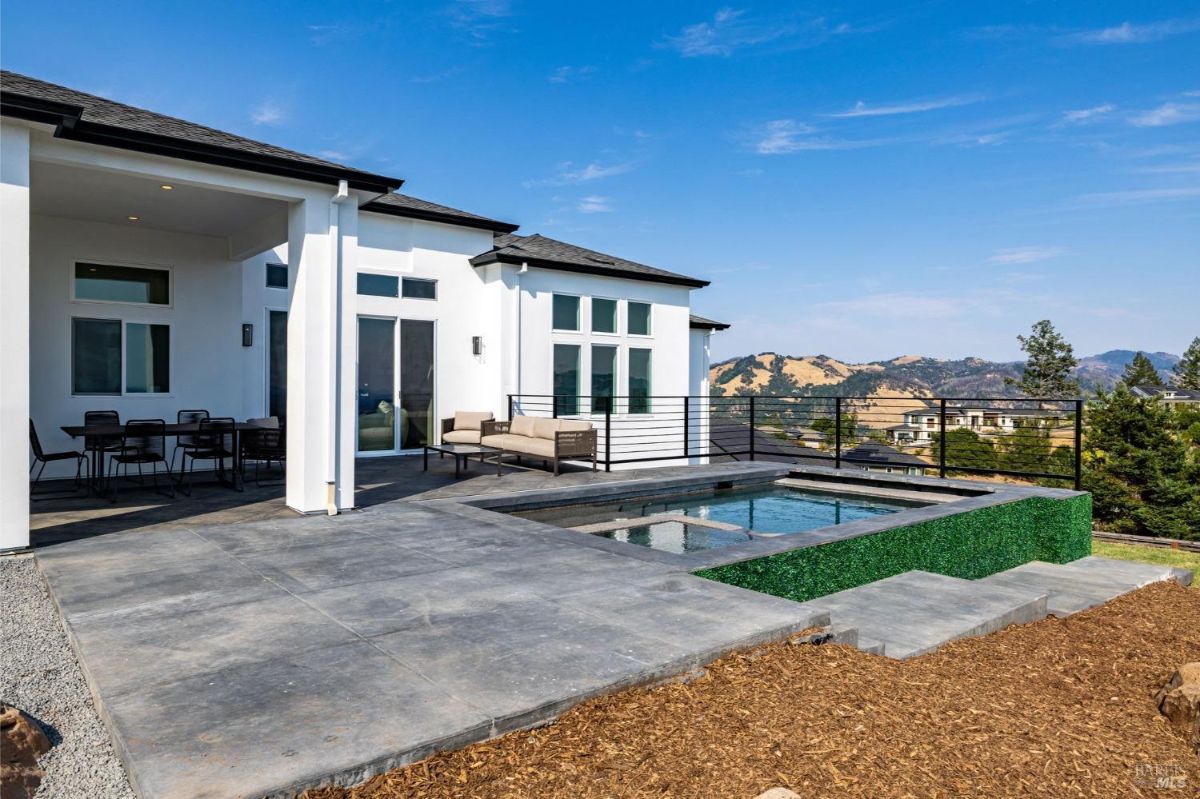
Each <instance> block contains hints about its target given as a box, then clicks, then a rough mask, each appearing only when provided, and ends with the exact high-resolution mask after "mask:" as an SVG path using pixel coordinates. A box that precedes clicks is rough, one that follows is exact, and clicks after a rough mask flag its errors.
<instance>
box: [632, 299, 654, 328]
mask: <svg viewBox="0 0 1200 799" xmlns="http://www.w3.org/2000/svg"><path fill="white" fill-rule="evenodd" d="M629 335H631V336H648V335H650V304H649V303H645V302H631V303H629Z"/></svg>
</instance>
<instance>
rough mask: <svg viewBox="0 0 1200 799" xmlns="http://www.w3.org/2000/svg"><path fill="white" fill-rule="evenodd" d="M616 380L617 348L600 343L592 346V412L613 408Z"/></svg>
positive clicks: (607, 410)
mask: <svg viewBox="0 0 1200 799" xmlns="http://www.w3.org/2000/svg"><path fill="white" fill-rule="evenodd" d="M616 382H617V348H616V347H609V346H605V345H602V344H595V345H593V346H592V413H605V412H609V411H612V409H613V399H612V398H613V394H615V393H616V390H615V389H616Z"/></svg>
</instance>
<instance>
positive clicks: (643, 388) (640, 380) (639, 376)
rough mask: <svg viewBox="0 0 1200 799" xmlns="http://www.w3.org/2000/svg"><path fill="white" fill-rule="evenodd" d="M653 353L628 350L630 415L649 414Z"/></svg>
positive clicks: (641, 348)
mask: <svg viewBox="0 0 1200 799" xmlns="http://www.w3.org/2000/svg"><path fill="white" fill-rule="evenodd" d="M653 360H654V356H653V352H652V351H651V350H648V349H645V348H643V347H630V348H629V368H628V369H627V370H626V374H627V375H628V380H629V387H628V389H627V390H626V394H627V395H628V397H629V400H628V402H629V412H630V413H650V396H651V393H650V392H651V387H652V377H653V373H652V370H653Z"/></svg>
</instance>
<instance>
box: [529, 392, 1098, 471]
mask: <svg viewBox="0 0 1200 799" xmlns="http://www.w3.org/2000/svg"><path fill="white" fill-rule="evenodd" d="M508 411H509V418H510V419H511V418H512V417H513V416H514V415H516V414H524V415H527V416H553V417H569V418H575V419H587V420H590V421H591V422H592V423H593V424H594V425H595V426H596V428H597V431H598V433H599V436H598V438H599V452H598V453H597V454H598V458H599V461H600V463H602V464H604V467H605V469H607V470H611V469H612V467H613V466H614V465H619V464H646V463H651V462H658V461H663V462H669V461H677V460H693V459H696V460H699V459H708V460H709V461H720V460H769V461H779V462H785V463H809V464H815V465H824V466H833V467H835V468H845V467H855V468H865V469H877V470H880V471H891V472H907V473H912V474H929V475H937V476H940V477H954V476H970V475H991V476H997V477H1006V478H1019V479H1023V480H1035V481H1039V482H1048V483H1049V484H1051V485H1059V486H1072V485H1073V486H1074V487H1075V488H1077V489H1078V488H1079V484H1080V475H1081V470H1080V466H1081V460H1080V452H1081V450H1082V437H1083V400H1081V399H1065V400H1064V399H1012V398H998V397H920V398H913V397H802V396H766V395H760V394H756V395H735V396H713V397H699V396H649V397H647V396H636V397H625V396H603V397H600V396H597V397H591V396H575V395H561V394H560V395H551V394H538V395H530V394H519V395H518V394H511V395H509V397H508Z"/></svg>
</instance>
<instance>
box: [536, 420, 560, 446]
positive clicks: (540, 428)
mask: <svg viewBox="0 0 1200 799" xmlns="http://www.w3.org/2000/svg"><path fill="white" fill-rule="evenodd" d="M561 425H562V422H560V421H559V420H558V419H535V420H534V422H533V434H534V435H535V436H536V437H538V438H548V439H550V440H551V441H553V440H554V434H555V433H557V432H558V431H559V429H560V426H561Z"/></svg>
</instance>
